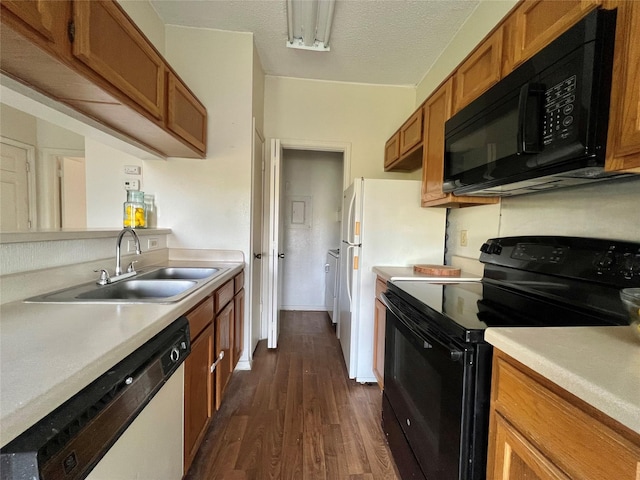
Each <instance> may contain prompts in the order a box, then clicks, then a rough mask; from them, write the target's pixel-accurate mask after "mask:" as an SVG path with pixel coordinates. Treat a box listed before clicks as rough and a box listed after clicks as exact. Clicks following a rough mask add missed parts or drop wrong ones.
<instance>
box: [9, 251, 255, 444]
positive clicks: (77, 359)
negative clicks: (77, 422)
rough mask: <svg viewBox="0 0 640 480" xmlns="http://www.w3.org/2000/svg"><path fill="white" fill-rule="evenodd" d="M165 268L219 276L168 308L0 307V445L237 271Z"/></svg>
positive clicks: (227, 265)
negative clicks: (204, 272) (197, 271)
mask: <svg viewBox="0 0 640 480" xmlns="http://www.w3.org/2000/svg"><path fill="white" fill-rule="evenodd" d="M168 265H169V266H178V265H179V266H201V267H208V266H213V267H219V268H226V269H227V270H226V271H225V272H224V273H223V274H221V275H220V276H218V277H214V278H213V279H212V280H210V281H209V282H207V283H204V284H203V286H202V287H201V288H199V289H198V290H196V291H195V292H193V293H192V294H191V295H189V296H187V297H186V298H184V299H183V300H181V301H179V302H176V303H172V304H127V305H124V304H121V305H114V304H69V303H56V304H51V303H23V302H21V301H17V302H11V303H7V304H4V305H2V306H1V307H0V331H1V335H0V432H1V433H0V435H1V438H0V445H4V444H6V443H8V442H9V441H10V440H12V439H13V438H15V437H16V436H17V435H19V434H20V433H22V432H23V431H24V430H26V429H27V428H28V427H30V426H31V425H33V424H34V423H35V422H37V421H38V420H39V419H40V418H42V417H43V416H45V415H46V414H48V413H49V412H51V411H52V410H53V409H54V408H55V407H57V406H58V405H60V404H62V403H63V402H64V401H66V400H67V399H69V398H70V397H71V396H73V395H74V394H75V393H77V392H78V391H80V390H81V389H82V388H84V387H85V386H87V385H88V384H89V383H91V382H92V381H93V380H95V379H96V378H97V377H98V376H100V375H101V374H102V373H104V372H105V371H107V370H108V369H109V368H110V367H112V366H113V365H115V364H116V363H118V362H119V361H120V360H122V359H123V358H125V357H126V356H127V355H129V354H130V353H132V352H133V351H134V350H135V349H136V348H138V347H139V346H141V345H142V344H144V343H145V342H146V341H147V340H149V339H150V338H151V337H153V336H154V335H156V334H157V333H159V332H160V331H161V330H162V329H163V328H164V327H166V326H167V325H169V324H170V323H171V322H172V321H173V320H175V319H176V318H178V317H179V316H180V315H182V314H184V313H186V312H187V311H188V310H190V309H191V308H192V307H194V306H195V305H196V304H197V303H198V302H200V301H201V300H202V299H203V298H205V297H206V296H207V295H209V294H211V292H213V291H214V290H215V289H216V288H218V287H219V286H221V285H222V284H224V283H225V282H226V281H227V280H229V279H231V278H233V276H234V275H235V274H236V273H238V272H239V271H240V270H241V269H242V268H243V266H244V264H243V263H221V262H203V261H197V262H188V261H170V262H168Z"/></svg>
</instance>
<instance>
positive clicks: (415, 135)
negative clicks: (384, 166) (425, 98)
mask: <svg viewBox="0 0 640 480" xmlns="http://www.w3.org/2000/svg"><path fill="white" fill-rule="evenodd" d="M422 115H423V113H422V107H420V108H419V109H418V110H417V111H415V112H414V113H413V115H411V116H410V117H409V119H408V120H407V121H406V122H404V124H403V125H402V127H400V154H401V155H404V154H405V153H407V152H408V151H409V150H411V149H412V148H413V147H415V146H416V145H418V144H419V143H421V142H422Z"/></svg>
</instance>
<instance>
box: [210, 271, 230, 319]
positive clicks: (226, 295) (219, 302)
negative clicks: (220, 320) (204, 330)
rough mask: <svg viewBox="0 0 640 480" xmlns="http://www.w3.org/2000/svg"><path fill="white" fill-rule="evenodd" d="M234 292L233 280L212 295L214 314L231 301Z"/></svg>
mask: <svg viewBox="0 0 640 480" xmlns="http://www.w3.org/2000/svg"><path fill="white" fill-rule="evenodd" d="M233 292H234V281H233V279H231V280H229V281H228V282H226V283H225V284H224V285H222V286H221V287H220V288H218V289H217V290H216V291H215V292H214V294H213V299H214V302H215V310H214V311H215V312H216V314H217V313H218V312H219V311H220V310H222V309H223V308H224V307H225V305H226V304H227V303H229V302H230V301H231V300H232V299H233Z"/></svg>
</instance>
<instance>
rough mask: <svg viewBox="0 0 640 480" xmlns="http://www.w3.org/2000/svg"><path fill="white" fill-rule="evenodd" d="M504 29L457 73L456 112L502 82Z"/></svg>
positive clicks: (491, 37)
mask: <svg viewBox="0 0 640 480" xmlns="http://www.w3.org/2000/svg"><path fill="white" fill-rule="evenodd" d="M501 68H502V28H498V29H497V30H496V31H495V32H494V33H493V34H492V35H491V36H490V37H489V38H487V39H486V40H485V41H484V42H483V43H482V44H481V45H480V46H479V47H478V48H477V49H476V50H475V51H474V52H473V53H472V54H471V56H470V57H469V58H467V59H466V60H465V62H464V63H463V64H462V65H460V67H459V68H458V70H457V71H456V73H455V76H454V78H455V92H456V95H455V111H456V112H457V111H458V110H460V109H461V108H462V107H464V106H465V105H467V104H468V103H470V102H471V101H472V100H474V99H475V98H477V97H478V96H480V94H482V93H483V92H484V91H485V90H487V89H488V88H489V87H490V86H492V85H494V84H495V83H497V82H498V80H500V76H501Z"/></svg>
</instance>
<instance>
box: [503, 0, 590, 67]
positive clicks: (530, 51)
mask: <svg viewBox="0 0 640 480" xmlns="http://www.w3.org/2000/svg"><path fill="white" fill-rule="evenodd" d="M600 3H601V0H528V1H526V2H522V3H521V4H520V6H519V7H518V8H517V10H516V11H515V12H514V18H515V26H514V28H515V35H513V36H512V37H511V39H512V41H513V44H512V45H510V47H511V48H512V50H511V52H508V54H509V55H510V56H511V57H512V59H513V61H512V67H514V66H517V65H518V64H520V63H522V62H523V61H525V60H527V59H528V58H531V57H532V56H533V55H534V54H535V53H537V52H539V51H540V50H541V49H542V48H544V47H545V46H546V45H548V44H549V43H550V42H551V41H552V40H554V39H555V38H556V37H558V35H560V34H561V33H562V32H564V31H565V30H567V28H569V27H570V26H572V25H573V24H574V23H576V22H577V21H578V20H579V19H580V18H582V17H583V16H584V15H586V14H587V13H588V12H590V11H591V10H593V9H594V8H596V7H597V6H598V5H599V4H600Z"/></svg>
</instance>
